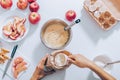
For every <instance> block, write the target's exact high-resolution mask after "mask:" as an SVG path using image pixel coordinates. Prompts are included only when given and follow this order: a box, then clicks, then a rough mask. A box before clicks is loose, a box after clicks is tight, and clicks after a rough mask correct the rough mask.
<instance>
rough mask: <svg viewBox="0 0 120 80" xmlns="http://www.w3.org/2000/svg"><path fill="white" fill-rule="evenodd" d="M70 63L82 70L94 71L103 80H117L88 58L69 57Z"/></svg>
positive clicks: (77, 55) (78, 55)
mask: <svg viewBox="0 0 120 80" xmlns="http://www.w3.org/2000/svg"><path fill="white" fill-rule="evenodd" d="M69 61H70V62H71V63H73V64H75V65H77V66H78V67H81V68H89V69H91V70H92V71H94V72H95V73H96V74H97V75H98V76H100V78H101V79H102V80H116V79H115V78H114V77H112V76H111V75H110V74H108V73H107V72H105V71H104V70H103V69H101V68H100V67H98V66H97V65H96V64H95V63H93V62H92V61H90V60H89V59H87V58H86V57H84V56H82V55H80V54H76V55H71V56H69Z"/></svg>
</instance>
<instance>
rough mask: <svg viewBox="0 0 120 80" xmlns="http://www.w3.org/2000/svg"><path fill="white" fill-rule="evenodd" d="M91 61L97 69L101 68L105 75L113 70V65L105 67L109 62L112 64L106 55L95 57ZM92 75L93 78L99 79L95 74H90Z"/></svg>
mask: <svg viewBox="0 0 120 80" xmlns="http://www.w3.org/2000/svg"><path fill="white" fill-rule="evenodd" d="M93 61H94V62H95V64H96V65H98V66H99V67H101V68H102V69H103V70H104V71H106V72H107V73H109V74H111V71H112V68H113V65H108V66H106V67H104V66H105V64H107V63H109V62H112V60H111V59H110V57H108V56H107V55H99V56H96V57H95V58H94V59H93ZM92 73H93V76H94V77H95V78H97V79H99V80H101V79H100V77H99V76H98V75H97V74H96V73H95V72H92Z"/></svg>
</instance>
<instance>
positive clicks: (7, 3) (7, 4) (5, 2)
mask: <svg viewBox="0 0 120 80" xmlns="http://www.w3.org/2000/svg"><path fill="white" fill-rule="evenodd" d="M0 4H1V6H2V7H3V8H4V9H9V8H11V7H12V4H13V2H12V0H1V2H0Z"/></svg>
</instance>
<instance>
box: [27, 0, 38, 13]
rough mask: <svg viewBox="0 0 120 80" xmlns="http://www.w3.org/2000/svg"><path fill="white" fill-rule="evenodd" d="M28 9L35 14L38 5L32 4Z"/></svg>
mask: <svg viewBox="0 0 120 80" xmlns="http://www.w3.org/2000/svg"><path fill="white" fill-rule="evenodd" d="M29 9H30V11H31V12H37V11H38V10H39V4H38V3H37V2H33V3H31V4H30V6H29Z"/></svg>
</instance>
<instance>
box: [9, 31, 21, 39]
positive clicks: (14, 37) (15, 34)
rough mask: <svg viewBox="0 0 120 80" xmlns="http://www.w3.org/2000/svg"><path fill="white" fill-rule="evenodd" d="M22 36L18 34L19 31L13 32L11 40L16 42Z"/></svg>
mask: <svg viewBox="0 0 120 80" xmlns="http://www.w3.org/2000/svg"><path fill="white" fill-rule="evenodd" d="M19 36H20V35H19V34H18V33H17V31H15V32H12V34H11V35H10V36H9V37H10V39H12V40H16V39H17V38H18V37H19Z"/></svg>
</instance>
